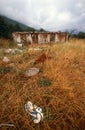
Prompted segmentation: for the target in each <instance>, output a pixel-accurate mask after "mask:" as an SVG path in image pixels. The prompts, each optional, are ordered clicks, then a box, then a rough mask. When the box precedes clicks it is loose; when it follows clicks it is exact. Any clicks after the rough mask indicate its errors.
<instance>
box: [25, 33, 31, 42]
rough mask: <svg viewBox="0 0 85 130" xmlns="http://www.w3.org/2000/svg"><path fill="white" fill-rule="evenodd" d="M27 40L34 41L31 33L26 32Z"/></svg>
mask: <svg viewBox="0 0 85 130" xmlns="http://www.w3.org/2000/svg"><path fill="white" fill-rule="evenodd" d="M26 41H27V43H32V42H33V40H32V35H31V34H26Z"/></svg>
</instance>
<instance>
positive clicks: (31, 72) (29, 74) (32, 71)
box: [26, 68, 39, 77]
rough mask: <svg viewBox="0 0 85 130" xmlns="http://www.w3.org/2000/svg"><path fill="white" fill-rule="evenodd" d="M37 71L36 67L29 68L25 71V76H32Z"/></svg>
mask: <svg viewBox="0 0 85 130" xmlns="http://www.w3.org/2000/svg"><path fill="white" fill-rule="evenodd" d="M38 73H39V69H38V68H30V69H29V70H28V71H27V72H26V76H29V77H30V76H33V75H36V74H38Z"/></svg>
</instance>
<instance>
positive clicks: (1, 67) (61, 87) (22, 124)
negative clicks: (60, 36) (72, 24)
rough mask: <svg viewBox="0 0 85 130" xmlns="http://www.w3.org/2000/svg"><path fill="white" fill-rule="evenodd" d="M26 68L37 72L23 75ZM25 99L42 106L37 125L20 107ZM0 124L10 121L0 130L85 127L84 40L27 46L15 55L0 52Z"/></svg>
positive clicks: (64, 129)
mask: <svg viewBox="0 0 85 130" xmlns="http://www.w3.org/2000/svg"><path fill="white" fill-rule="evenodd" d="M7 43H8V42H7ZM30 48H31V49H30ZM33 48H40V49H41V50H33ZM43 55H44V58H43ZM4 56H7V57H8V58H9V59H10V62H9V63H4V62H3V57H4ZM35 63H36V64H35ZM30 67H37V68H39V69H40V72H39V73H38V74H37V75H35V76H32V77H27V76H26V75H25V72H26V70H28V69H29V68H30ZM44 79H45V80H44ZM29 100H30V101H32V102H33V103H34V104H36V105H38V106H40V107H41V108H42V109H43V113H44V120H43V121H42V122H40V123H39V124H34V123H33V121H32V119H31V117H30V116H29V114H28V113H26V111H25V109H24V105H25V103H26V102H27V101H29ZM1 123H6V124H7V123H12V124H14V126H13V127H8V126H2V127H1V128H0V129H1V130H85V40H71V41H69V42H68V43H67V44H62V43H60V44H51V45H46V44H43V45H30V46H28V47H27V48H26V47H25V48H24V49H23V52H22V53H16V54H5V53H4V50H3V51H0V124H1Z"/></svg>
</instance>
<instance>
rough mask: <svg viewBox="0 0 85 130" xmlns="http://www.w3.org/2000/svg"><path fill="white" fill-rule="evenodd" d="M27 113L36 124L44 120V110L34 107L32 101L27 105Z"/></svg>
mask: <svg viewBox="0 0 85 130" xmlns="http://www.w3.org/2000/svg"><path fill="white" fill-rule="evenodd" d="M25 111H26V112H28V113H29V115H30V116H32V120H33V122H34V123H39V122H40V121H42V120H43V113H42V108H40V107H38V106H37V105H33V103H32V102H31V101H28V102H27V103H26V104H25Z"/></svg>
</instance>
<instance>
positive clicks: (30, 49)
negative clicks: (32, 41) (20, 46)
mask: <svg viewBox="0 0 85 130" xmlns="http://www.w3.org/2000/svg"><path fill="white" fill-rule="evenodd" d="M32 50H34V51H42V49H41V48H29V51H32Z"/></svg>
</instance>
